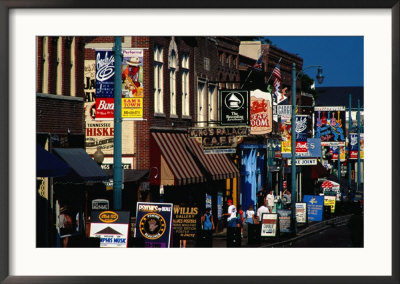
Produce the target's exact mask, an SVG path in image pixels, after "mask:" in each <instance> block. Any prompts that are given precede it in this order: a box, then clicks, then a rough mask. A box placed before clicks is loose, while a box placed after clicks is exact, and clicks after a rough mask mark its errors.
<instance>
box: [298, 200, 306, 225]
mask: <svg viewBox="0 0 400 284" xmlns="http://www.w3.org/2000/svg"><path fill="white" fill-rule="evenodd" d="M296 222H297V223H299V224H304V223H307V203H296Z"/></svg>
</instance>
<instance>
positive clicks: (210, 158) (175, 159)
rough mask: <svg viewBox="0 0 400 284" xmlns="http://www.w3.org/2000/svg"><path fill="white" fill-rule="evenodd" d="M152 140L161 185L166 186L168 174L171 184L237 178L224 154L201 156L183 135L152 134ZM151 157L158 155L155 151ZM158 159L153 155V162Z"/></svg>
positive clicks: (195, 145)
mask: <svg viewBox="0 0 400 284" xmlns="http://www.w3.org/2000/svg"><path fill="white" fill-rule="evenodd" d="M152 137H153V138H154V140H155V142H156V144H157V146H158V148H159V149H160V152H161V156H162V157H160V158H159V159H160V161H157V162H156V164H157V165H159V167H160V169H161V173H160V175H161V177H160V184H167V185H168V183H169V182H170V180H171V178H168V174H169V173H171V174H172V176H173V177H172V179H173V180H174V182H173V185H185V184H190V183H199V182H205V181H206V180H207V178H206V176H208V177H210V178H211V179H212V180H222V179H227V178H234V177H239V170H238V169H237V167H236V166H235V164H234V163H233V162H232V161H231V160H230V159H229V157H228V156H227V155H226V154H204V151H203V149H202V147H201V145H200V144H198V143H197V142H196V141H195V140H194V139H191V138H188V137H187V136H186V134H181V133H161V132H153V133H152ZM153 155H155V156H157V153H156V151H154V153H153ZM157 159H158V158H157V157H156V159H154V156H153V161H154V160H157ZM163 163H166V164H167V166H168V169H165V167H163ZM163 180H164V181H165V182H163ZM170 185H172V184H170Z"/></svg>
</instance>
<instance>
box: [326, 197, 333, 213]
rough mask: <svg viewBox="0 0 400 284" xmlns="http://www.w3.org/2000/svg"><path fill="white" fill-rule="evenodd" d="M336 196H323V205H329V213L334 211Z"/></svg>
mask: <svg viewBox="0 0 400 284" xmlns="http://www.w3.org/2000/svg"><path fill="white" fill-rule="evenodd" d="M335 205H336V196H328V195H325V196H324V206H330V207H331V213H335Z"/></svg>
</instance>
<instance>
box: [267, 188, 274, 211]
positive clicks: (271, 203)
mask: <svg viewBox="0 0 400 284" xmlns="http://www.w3.org/2000/svg"><path fill="white" fill-rule="evenodd" d="M266 200H267V206H268V209H269V212H271V213H272V210H273V209H274V201H275V197H274V193H273V192H272V190H270V191H269V193H268V194H267V197H266Z"/></svg>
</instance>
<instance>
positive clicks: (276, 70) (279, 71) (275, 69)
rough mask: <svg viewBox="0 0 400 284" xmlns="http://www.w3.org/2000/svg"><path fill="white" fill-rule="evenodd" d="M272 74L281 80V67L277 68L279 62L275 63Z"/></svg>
mask: <svg viewBox="0 0 400 284" xmlns="http://www.w3.org/2000/svg"><path fill="white" fill-rule="evenodd" d="M272 74H274V76H275V78H276V79H278V80H279V81H281V69H280V68H279V63H278V64H276V66H275V68H274V71H272Z"/></svg>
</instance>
